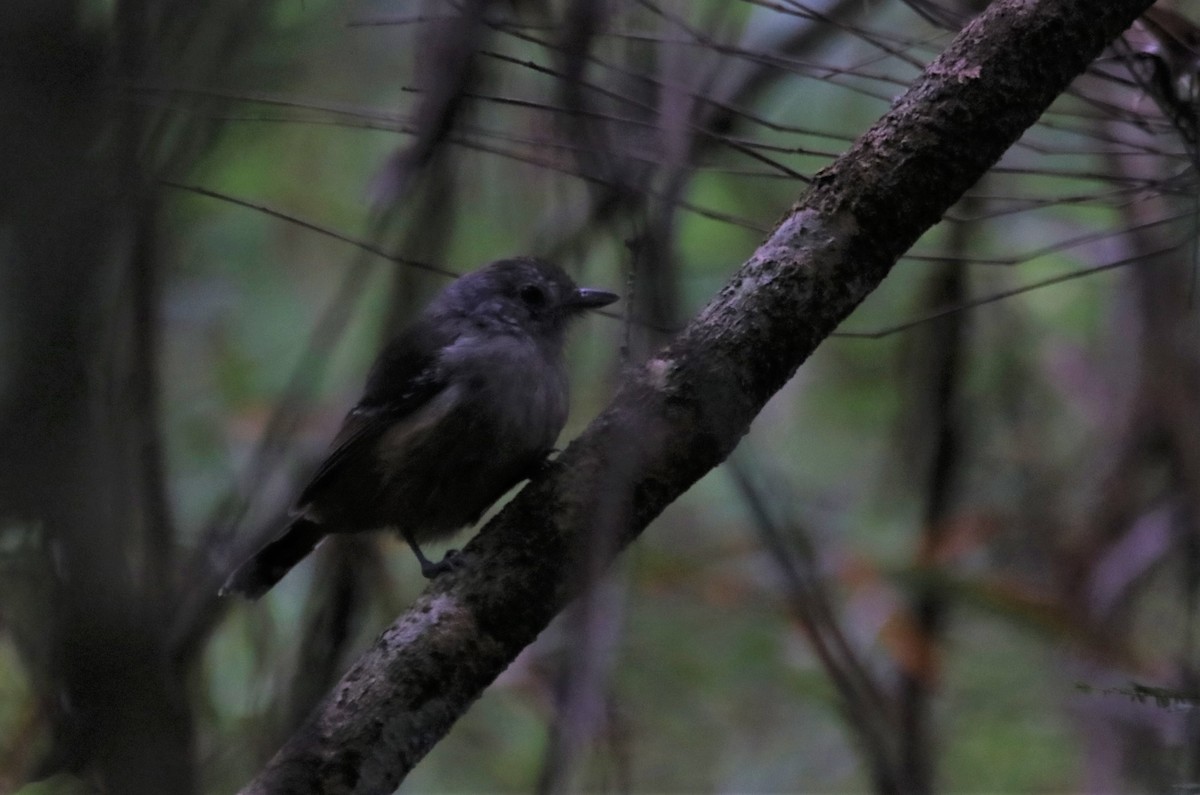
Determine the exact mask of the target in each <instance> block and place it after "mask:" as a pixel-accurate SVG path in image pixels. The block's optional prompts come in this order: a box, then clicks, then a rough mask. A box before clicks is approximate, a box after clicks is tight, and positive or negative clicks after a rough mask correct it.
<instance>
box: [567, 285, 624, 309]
mask: <svg viewBox="0 0 1200 795" xmlns="http://www.w3.org/2000/svg"><path fill="white" fill-rule="evenodd" d="M618 298H620V296H619V295H617V294H616V293H610V292H606V291H605V290H593V289H592V288H590V287H580V288H578V289H576V290H575V293H574V295H572V296H571V297H570V298H569V299H568V300H567V305H568V306H570V307H571V308H572V309H578V310H581V311H582V310H584V309H599V308H600V307H602V306H608V305H609V304H611V303H612V302H613V301H616V300H617V299H618Z"/></svg>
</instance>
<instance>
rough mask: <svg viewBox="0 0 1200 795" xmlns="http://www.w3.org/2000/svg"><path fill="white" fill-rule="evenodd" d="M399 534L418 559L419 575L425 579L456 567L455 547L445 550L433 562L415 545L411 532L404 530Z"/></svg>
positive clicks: (456, 554) (430, 578) (456, 555)
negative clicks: (442, 554) (440, 557)
mask: <svg viewBox="0 0 1200 795" xmlns="http://www.w3.org/2000/svg"><path fill="white" fill-rule="evenodd" d="M400 535H401V536H402V537H403V538H404V540H405V542H407V544H408V546H409V548H410V549H411V550H412V551H413V554H414V555H416V556H417V560H418V561H420V563H421V576H423V577H424V578H425V579H427V580H432V579H433V578H434V577H436V576H438V575H439V574H444V573H445V572H448V571H450V570H451V569H454V568H457V566H458V563H457V557H458V550H457V549H449V550H446V554H445V556H444V557H443V558H442V559H441V560H439V561H438V562H437V563H434V562H433V561H432V560H430V559H429V558H427V557H425V553H424V552H422V551H421V548H420V547H419V546H417V541H416V539H415V538H413V537H412V533H409V532H408V531H407V530H404V531H401V533H400Z"/></svg>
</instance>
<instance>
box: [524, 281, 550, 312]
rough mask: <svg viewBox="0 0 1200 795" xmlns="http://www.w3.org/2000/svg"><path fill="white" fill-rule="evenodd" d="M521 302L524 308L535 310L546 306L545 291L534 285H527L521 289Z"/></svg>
mask: <svg viewBox="0 0 1200 795" xmlns="http://www.w3.org/2000/svg"><path fill="white" fill-rule="evenodd" d="M520 296H521V300H522V301H524V302H525V305H526V306H530V307H533V308H534V309H537V308H539V307H542V306H545V305H546V291H545V290H543V289H542V288H541V287H538V286H537V285H536V284H527V285H525V286H524V287H522V288H521V292H520Z"/></svg>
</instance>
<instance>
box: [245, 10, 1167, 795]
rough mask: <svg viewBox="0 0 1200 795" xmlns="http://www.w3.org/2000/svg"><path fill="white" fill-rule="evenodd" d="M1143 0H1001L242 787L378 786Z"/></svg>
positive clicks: (377, 789) (763, 396)
mask: <svg viewBox="0 0 1200 795" xmlns="http://www.w3.org/2000/svg"><path fill="white" fill-rule="evenodd" d="M1149 5H1150V0H1108V2H1104V3H1096V2H1094V1H1093V0H998V2H995V3H993V4H992V5H991V6H990V7H989V9H988V10H987V11H986V12H984V13H983V14H982V15H981V16H980V17H978V18H977V19H976V20H975V21H974V22H972V23H971V24H970V25H968V26H967V27H966V28H964V30H963V31H962V32H961V33H960V34H959V35H958V37H957V38H956V39H955V40H954V42H953V43H952V44H951V45H950V47H949V49H947V50H946V52H945V53H943V54H942V55H941V56H940V57H939V58H938V59H937V60H935V61H934V62H933V63H932V64H930V66H929V67H928V68H927V69H926V70H925V72H924V73H923V74H922V76H921V77H920V78H919V79H918V80H917V82H916V83H915V84H914V85H913V87H912V88H911V89H910V90H909V91H908V92H907V93H906V94H905V95H904V96H902V97H901V98H900V99H898V100H897V101H896V102H895V103H894V105H893V106H892V108H891V110H890V111H889V112H888V113H887V114H886V115H885V116H884V117H883V118H882V119H881V120H880V121H879V122H877V123H876V124H875V125H874V126H873V127H872V128H871V129H870V130H869V131H867V132H866V133H865V134H864V135H863V136H862V137H861V138H860V139H859V140H858V141H857V142H856V143H855V144H854V145H853V147H852V148H851V149H850V151H848V152H847V153H846V154H845V155H843V156H842V157H841V158H839V159H838V160H837V161H836V162H835V163H833V164H832V165H831V166H829V167H828V168H826V169H825V170H823V171H822V172H820V173H819V174H818V175H817V177H816V179H815V180H814V181H813V183H812V185H811V187H810V189H809V190H808V192H807V193H806V194H805V195H804V196H803V197H802V198H801V200H800V201H799V202H798V203H797V204H796V205H795V206H794V207H793V208H792V210H791V211H790V212H789V213H788V215H787V216H786V217H785V218H784V219H783V220H782V221H781V222H780V224H779V225H778V227H777V228H776V229H775V231H774V232H773V233H772V234H771V236H770V237H769V238H768V239H767V241H766V242H765V243H763V245H762V246H761V247H760V248H759V249H758V251H756V252H755V253H754V255H753V256H752V257H751V258H750V260H749V261H747V262H746V263H745V264H744V265H743V266H742V268H741V269H740V270H739V271H738V272H737V273H736V274H735V275H734V276H733V278H732V280H731V281H730V282H729V284H728V285H726V287H725V288H724V289H723V290H722V291H721V293H720V294H719V295H718V296H717V297H716V298H715V299H714V300H713V301H712V303H710V304H709V306H708V307H707V308H705V309H704V311H702V312H701V313H700V315H699V316H698V317H697V318H696V319H695V320H694V321H693V322H692V323H691V324H690V325H689V326H688V327H687V328H686V329H685V330H684V331H683V332H682V333H681V334H680V336H679V337H678V338H676V340H675V341H674V342H673V343H671V344H670V345H669V346H668V347H667V348H665V349H664V350H662V351H661V352H660V353H659V354H658V355H657V356H656V357H655V358H653V359H651V360H650V361H649V362H648V363H647V364H646V365H645V366H644V367H642V368H641V369H639V370H638V371H636V372H633V373H631V374H629V376H628V377H627V378H626V380H625V382H624V384H623V385H622V387H621V389H620V391H619V392H618V394H617V396H616V397H615V399H614V400H613V402H612V404H611V405H610V406H609V407H608V408H607V409H606V410H605V411H604V413H602V414H601V415H600V416H599V417H598V418H597V419H596V420H595V421H594V422H593V423H592V424H591V426H590V427H589V428H588V429H587V430H586V431H585V432H584V434H583V435H582V436H580V437H579V439H577V440H576V441H575V442H574V443H572V444H571V445H570V446H569V447H568V448H567V450H566V451H564V452H563V454H562V455H561V456H560V457H559V459H558V461H557V462H556V463H555V464H554V465H553V466H551V467H550V468H549V470H548V471H547V472H545V473H543V474H542V475H541V476H539V477H538V478H536V479H535V480H534V481H533V482H531V483H530V484H529V486H528V487H527V488H525V489H524V490H523V491H522V492H521V493H520V494H519V495H518V496H517V498H516V499H514V500H513V501H512V503H510V504H509V505H508V507H507V508H506V509H505V510H503V511H502V512H501V513H500V514H499V515H498V516H497V517H496V518H495V519H494V520H493V521H492V522H490V523H489V524H488V525H487V527H485V528H484V530H483V531H482V532H480V534H479V535H478V536H477V537H476V538H475V539H474V540H473V541H472V542H471V543H470V544H468V545H467V547H466V549H465V550H464V551H463V553H462V555H463V560H464V563H465V565H464V567H463V568H462V569H461V570H458V571H456V572H454V573H452V574H449V575H446V576H443V577H440V578H438V579H437V580H436V581H434V582H433V583H431V584H430V586H429V587H428V588H427V589H426V591H425V593H424V594H422V596H421V597H420V598H419V599H418V601H417V603H416V604H415V605H414V606H413V607H412V609H410V610H409V611H408V612H407V613H406V614H404V615H403V616H401V617H400V618H399V619H398V620H397V621H396V623H395V624H393V625H392V627H390V628H389V629H388V630H387V631H385V632H384V633H383V635H382V636H381V637H380V638H379V640H378V641H377V642H376V644H375V646H374V647H373V648H372V649H370V650H369V651H368V652H367V653H365V654H364V655H363V656H362V658H360V659H359V661H358V662H357V663H356V664H355V665H354V667H353V668H352V669H351V670H350V671H349V672H348V673H347V674H346V676H345V677H344V678H343V679H342V681H341V682H340V683H339V684H338V685H337V686H336V687H335V688H334V690H333V692H332V693H331V694H330V695H329V696H328V697H327V698H326V699H325V701H324V702H322V703H321V704H320V705H319V706H318V708H317V710H316V711H315V713H314V714H313V715H312V716H311V717H310V718H309V720H308V721H307V723H306V724H305V725H304V726H303V727H302V728H301V729H300V730H299V731H298V732H297V733H296V734H295V735H294V736H293V737H292V738H291V740H289V741H288V742H287V744H285V745H284V747H283V748H282V749H281V750H280V751H279V753H278V754H277V755H276V756H275V758H274V759H272V760H271V762H270V763H268V765H267V767H266V768H265V769H264V770H263V771H262V772H261V773H260V775H259V776H258V778H256V779H255V780H254V781H253V782H251V783H250V784H249V785H248V786H247V787H246V788H245V789H244V790H243V793H244V795H252V794H265V793H284V792H287V793H296V794H301V795H302V794H303V793H315V792H322V793H350V792H355V793H389V792H391V791H392V790H393V789H394V788H395V787H396V786H397V784H398V783H399V782H400V781H401V780H402V779H403V778H404V776H405V775H406V774H407V772H408V771H409V770H411V769H412V767H413V765H415V764H416V763H417V761H419V760H420V759H421V758H422V757H423V756H424V755H425V754H426V753H427V752H428V751H429V749H430V748H432V747H433V745H434V744H436V743H437V742H438V740H440V739H441V738H442V736H444V735H445V733H446V732H447V731H448V730H449V728H450V726H451V725H452V724H453V723H454V721H455V720H456V719H457V718H458V717H459V716H460V715H461V714H462V713H463V712H464V711H465V710H466V709H467V707H468V706H470V704H471V703H472V702H473V701H474V700H475V699H476V698H477V697H478V696H479V695H480V693H481V692H482V691H483V689H484V688H485V687H487V686H488V685H489V684H490V683H491V682H492V680H493V679H495V677H496V676H497V675H498V674H499V673H500V672H501V671H502V670H503V669H504V668H505V667H506V666H507V665H508V664H509V662H511V661H512V659H513V658H514V657H516V655H517V653H518V652H519V651H520V650H521V649H522V648H524V647H525V646H526V645H527V644H529V643H530V642H531V641H533V639H534V638H535V637H536V636H537V634H538V633H539V632H540V631H541V630H542V629H543V628H544V627H545V626H546V625H547V624H548V623H549V621H550V620H551V619H552V618H553V617H554V616H555V615H556V614H557V613H558V612H559V611H560V610H561V609H562V608H563V606H564V605H565V604H566V603H567V602H568V601H569V600H570V599H571V598H573V597H574V596H575V595H576V594H577V591H578V589H579V585H580V582H581V581H582V579H583V578H582V577H580V576H578V572H579V571H580V569H579V565H578V561H577V558H578V557H579V555H580V554H581V553H582V552H583V551H584V550H586V549H588V544H587V543H586V537H587V535H588V534H589V533H591V532H596V531H598V529H608V528H616V529H617V532H618V533H619V535H618V538H616V539H614V542H615V543H613V544H611V545H610V546H609V548H611V549H612V550H613V554H616V552H618V551H619V550H620V549H621V548H623V547H624V545H626V544H628V543H629V542H630V541H632V540H633V539H634V538H635V537H636V536H637V535H638V534H639V533H641V531H642V530H643V529H644V528H645V527H646V525H647V524H648V523H649V522H650V521H651V520H652V519H654V517H656V516H657V515H658V514H659V513H660V512H661V511H662V510H663V509H664V508H665V507H666V506H667V505H668V504H670V503H671V502H672V501H673V500H675V499H676V498H677V497H678V496H679V495H680V494H682V493H683V492H684V491H685V490H686V489H688V488H689V487H690V486H691V485H692V484H693V483H694V482H695V481H696V480H697V479H699V478H700V477H701V476H702V475H704V474H705V473H706V472H708V471H709V470H710V469H712V468H713V467H715V466H716V465H717V464H719V463H720V462H721V461H722V460H723V459H724V458H725V456H727V455H728V454H729V453H730V451H731V450H732V449H733V447H734V446H735V445H736V444H737V442H738V440H739V439H740V438H741V436H742V435H743V434H744V433H745V432H746V429H747V428H748V426H749V424H750V422H751V420H753V419H754V417H755V415H756V414H757V413H758V412H759V410H760V409H761V408H762V406H763V405H764V404H765V403H766V401H767V400H768V398H770V397H771V395H773V394H774V393H775V392H776V391H777V390H778V389H779V388H780V387H782V386H783V384H784V383H785V382H786V381H787V380H788V379H789V378H790V377H791V376H792V374H793V373H795V371H796V369H797V368H798V367H799V366H800V364H801V363H802V362H803V361H804V360H805V359H806V358H807V357H808V356H809V355H810V354H811V353H812V352H813V350H814V349H815V348H816V346H817V345H818V344H819V343H820V342H821V340H823V339H824V338H825V337H827V336H829V334H830V333H831V332H832V331H833V330H834V328H836V326H837V325H838V323H840V322H841V321H842V319H844V318H845V317H846V316H847V315H848V314H849V313H850V312H851V311H852V310H853V309H854V308H855V307H856V306H857V305H858V304H859V303H860V302H861V301H862V300H863V298H865V297H866V296H867V295H868V294H869V293H870V292H871V291H872V290H873V289H874V288H875V287H876V286H877V285H878V284H879V283H880V282H881V281H882V280H883V278H884V277H885V276H886V275H887V274H888V272H889V270H890V269H891V267H892V265H893V264H894V263H895V261H896V259H897V258H898V257H899V256H900V255H901V254H902V253H904V251H905V250H906V249H908V247H909V246H911V245H912V244H913V242H915V241H916V239H917V238H918V237H919V236H920V235H921V234H922V233H923V232H924V231H925V230H926V229H928V228H929V227H930V226H932V225H933V224H935V223H936V222H937V221H938V219H939V218H941V216H942V214H943V213H944V212H945V211H946V209H947V208H948V207H950V205H951V204H953V203H954V202H955V201H956V200H957V199H958V198H959V196H961V195H962V194H963V192H964V191H966V190H967V189H968V188H969V187H970V186H971V185H973V184H974V183H975V182H976V180H978V179H979V178H980V176H982V175H983V174H984V172H985V171H986V170H987V169H988V168H990V167H991V166H992V164H994V163H995V162H996V160H998V159H999V158H1000V156H1001V155H1002V154H1003V153H1004V151H1005V150H1006V149H1007V148H1008V147H1009V146H1010V145H1012V143H1013V142H1014V141H1016V140H1017V138H1018V137H1019V136H1020V135H1021V133H1022V131H1023V130H1025V129H1026V128H1027V127H1028V126H1029V125H1031V124H1033V123H1034V121H1036V120H1037V118H1038V116H1039V115H1041V113H1042V112H1043V111H1044V110H1045V109H1046V107H1047V106H1048V105H1049V104H1050V103H1051V101H1053V99H1054V98H1055V96H1057V95H1058V94H1059V93H1060V92H1062V91H1063V90H1064V89H1065V88H1066V87H1067V85H1068V83H1069V82H1070V81H1071V79H1072V78H1073V77H1074V76H1075V75H1076V74H1078V73H1079V72H1080V71H1082V70H1083V68H1084V67H1085V66H1086V65H1087V64H1088V62H1089V61H1091V60H1092V59H1093V58H1094V57H1095V56H1096V55H1098V54H1099V53H1100V51H1101V49H1102V48H1103V47H1104V46H1105V44H1106V43H1107V42H1108V41H1110V40H1111V39H1112V38H1113V37H1115V36H1116V35H1117V34H1118V33H1120V32H1121V31H1122V30H1124V29H1125V28H1126V27H1128V25H1129V24H1130V23H1131V22H1132V21H1133V20H1134V18H1135V17H1136V16H1137V15H1138V13H1140V12H1141V11H1142V10H1144V9H1145V8H1146V7H1147V6H1149Z"/></svg>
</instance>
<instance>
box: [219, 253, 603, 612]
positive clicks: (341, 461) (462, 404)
mask: <svg viewBox="0 0 1200 795" xmlns="http://www.w3.org/2000/svg"><path fill="white" fill-rule="evenodd" d="M615 300H617V296H615V295H613V294H612V293H607V292H603V291H600V290H590V289H586V288H579V287H576V285H575V283H574V282H573V281H572V280H571V278H570V277H569V276H567V274H566V273H564V272H563V270H562V269H561V268H559V267H558V266H556V265H554V264H552V263H549V262H546V261H544V260H538V259H534V258H531V257H519V258H515V259H506V260H500V261H498V262H494V263H492V264H490V265H488V266H486V267H484V268H482V269H480V270H478V271H476V272H474V273H471V274H468V275H466V276H463V277H461V278H460V279H458V280H457V281H455V282H454V283H453V284H451V285H449V286H448V287H446V288H445V289H444V290H443V291H442V292H441V293H439V294H438V295H437V297H435V298H434V299H433V300H432V301H431V302H430V303H429V305H428V306H427V307H426V308H425V310H424V311H423V312H422V313H421V315H420V316H419V317H418V318H417V319H416V320H415V321H414V322H413V323H412V325H410V326H409V327H408V328H406V329H405V330H404V331H403V332H401V334H400V335H399V336H398V337H397V338H396V339H394V340H393V341H392V342H391V343H390V344H389V345H388V346H387V347H386V348H384V350H383V352H382V353H380V355H379V357H378V358H377V359H376V361H375V364H374V366H373V367H372V368H371V373H370V375H369V376H368V378H367V384H366V388H365V390H364V393H363V396H362V399H361V400H359V402H358V404H357V405H356V406H355V407H354V408H353V409H352V410H351V411H350V413H349V414H348V415H347V416H346V419H345V420H344V422H343V423H342V427H341V430H340V431H339V432H338V434H337V437H336V438H335V439H334V441H333V444H332V445H331V450H330V452H329V454H328V456H327V457H326V458H325V460H324V462H322V464H321V465H320V467H319V468H318V469H317V471H316V473H315V474H314V475H313V477H312V479H311V480H310V481H309V483H308V485H307V486H306V487H305V488H304V490H303V492H302V493H301V494H300V497H299V499H298V500H297V501H296V511H295V515H294V518H293V520H292V521H291V523H290V524H289V525H288V526H287V528H285V530H284V531H283V533H282V534H281V535H279V536H278V537H277V538H276V539H275V540H273V541H271V542H270V543H268V544H267V545H266V546H264V547H263V548H262V549H260V550H259V551H258V552H256V553H255V554H254V555H253V556H251V557H250V559H249V560H247V561H246V562H245V563H243V564H242V565H241V566H240V567H238V569H237V570H236V571H234V572H233V574H232V575H230V577H229V579H228V580H227V581H226V583H225V587H224V588H223V589H222V591H223V592H224V591H233V592H236V593H240V594H242V595H244V596H247V597H249V598H257V597H258V596H261V595H262V594H263V593H265V592H266V591H267V590H269V589H270V588H271V586H273V585H274V584H275V583H276V582H278V581H279V580H280V579H281V578H282V577H283V576H284V575H285V574H286V573H287V572H288V571H290V570H291V568H292V567H293V566H295V565H296V564H297V563H299V562H300V560H302V559H303V558H304V557H305V556H306V555H307V554H308V553H309V552H311V551H312V550H313V548H314V547H315V546H316V545H317V544H318V543H319V542H320V541H321V539H322V538H324V537H325V535H327V534H329V533H346V532H360V531H366V530H376V529H380V528H384V527H391V528H394V529H396V530H397V531H398V532H399V533H400V534H401V536H402V537H403V538H404V539H405V540H406V541H407V542H408V543H409V545H410V546H411V547H412V549H413V552H414V553H415V554H416V555H417V557H418V559H419V560H420V561H421V571H422V573H424V574H425V575H426V576H427V577H429V576H434V575H436V574H437V573H438V572H440V571H442V570H444V569H445V568H446V567H447V566H448V565H449V559H447V560H443V561H442V562H440V563H432V562H430V561H429V560H428V559H427V558H426V557H425V556H424V554H423V553H422V552H421V549H420V546H419V544H420V543H421V542H424V541H431V540H436V539H440V538H444V537H447V536H449V535H451V534H453V533H454V532H455V531H456V530H458V529H460V528H462V527H464V526H465V525H468V524H472V523H474V522H475V521H476V520H478V519H479V517H480V516H481V515H482V514H483V512H484V511H486V510H487V509H488V508H489V507H490V506H491V505H492V504H493V503H494V502H495V501H496V500H498V499H499V498H500V497H501V495H503V494H504V492H506V491H507V490H508V489H510V488H511V487H512V486H513V485H515V484H516V483H518V482H519V481H521V480H522V479H524V478H526V477H528V476H529V475H530V474H532V473H533V471H534V470H535V469H536V468H537V467H538V466H539V465H540V464H541V462H542V461H543V460H544V459H545V457H546V455H547V454H548V453H549V452H550V450H551V449H552V447H553V445H554V442H555V440H556V439H557V438H558V434H559V433H560V432H561V431H562V428H563V425H564V424H565V423H566V419H567V405H568V392H567V377H566V368H565V365H564V362H563V344H564V339H565V335H566V330H567V326H568V324H569V322H570V321H571V319H572V318H574V317H577V316H578V315H580V314H582V313H583V312H584V311H586V310H587V309H592V308H596V307H600V306H605V305H606V304H610V303H612V302H613V301H615Z"/></svg>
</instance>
